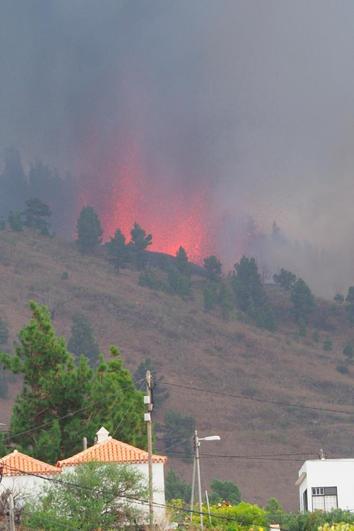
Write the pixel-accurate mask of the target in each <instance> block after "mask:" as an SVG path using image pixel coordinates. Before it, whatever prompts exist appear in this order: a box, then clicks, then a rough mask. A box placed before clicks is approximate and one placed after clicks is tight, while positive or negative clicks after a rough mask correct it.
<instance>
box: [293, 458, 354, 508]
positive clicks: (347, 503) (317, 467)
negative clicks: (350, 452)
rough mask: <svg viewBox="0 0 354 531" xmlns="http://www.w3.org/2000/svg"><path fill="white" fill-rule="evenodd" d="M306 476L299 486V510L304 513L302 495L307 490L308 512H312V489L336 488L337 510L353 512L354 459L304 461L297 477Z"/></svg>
mask: <svg viewBox="0 0 354 531" xmlns="http://www.w3.org/2000/svg"><path fill="white" fill-rule="evenodd" d="M302 473H305V474H306V477H305V479H304V480H303V481H302V483H301V485H300V486H299V496H300V510H301V511H304V506H303V493H304V491H305V490H306V489H307V497H308V510H309V511H312V488H313V487H337V493H338V508H339V509H344V510H349V511H354V459H325V460H323V461H321V460H319V459H318V460H315V461H306V462H305V463H304V464H303V466H302V467H301V469H300V470H299V477H300V476H301V474H302Z"/></svg>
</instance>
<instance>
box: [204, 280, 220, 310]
mask: <svg viewBox="0 0 354 531" xmlns="http://www.w3.org/2000/svg"><path fill="white" fill-rule="evenodd" d="M218 302H219V297H218V288H217V284H216V283H215V282H208V283H207V285H206V286H204V289H203V303H204V310H205V311H206V312H211V310H213V309H214V308H215V306H216V305H217V303H218Z"/></svg>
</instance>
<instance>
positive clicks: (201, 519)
mask: <svg viewBox="0 0 354 531" xmlns="http://www.w3.org/2000/svg"><path fill="white" fill-rule="evenodd" d="M194 437H195V460H196V463H197V478H198V499H199V513H200V529H204V526H203V502H202V483H201V480H200V459H199V445H200V442H199V439H198V432H197V430H195V433H194Z"/></svg>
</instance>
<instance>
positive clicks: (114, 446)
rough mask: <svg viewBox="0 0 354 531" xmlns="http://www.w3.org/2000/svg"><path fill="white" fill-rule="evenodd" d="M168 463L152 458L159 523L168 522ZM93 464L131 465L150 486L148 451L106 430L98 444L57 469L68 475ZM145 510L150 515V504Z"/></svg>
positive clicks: (74, 456)
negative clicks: (166, 514)
mask: <svg viewBox="0 0 354 531" xmlns="http://www.w3.org/2000/svg"><path fill="white" fill-rule="evenodd" d="M166 461H167V458H166V457H164V456H161V455H153V456H152V469H153V470H152V480H153V481H152V487H153V502H154V516H155V521H156V523H158V522H162V521H163V520H164V519H165V508H164V505H165V476H164V465H165V463H166ZM89 462H96V463H115V464H117V465H129V466H131V467H133V468H134V469H136V470H137V471H138V472H139V473H140V474H141V476H142V477H143V481H144V483H146V485H147V484H148V477H149V476H148V474H149V472H148V453H147V452H146V451H145V450H141V449H140V448H135V447H134V446H131V445H130V444H127V443H123V442H121V441H117V440H116V439H113V438H112V437H111V436H110V435H109V432H108V431H107V430H106V429H105V428H104V427H102V428H101V429H100V430H99V431H98V432H97V434H96V444H94V445H93V446H90V447H89V448H87V449H86V450H83V451H82V452H79V453H78V454H75V455H73V456H72V457H69V458H68V459H63V460H62V461H58V463H57V467H58V469H59V470H61V471H63V472H65V470H72V469H73V468H74V467H75V466H78V465H81V464H84V463H89ZM142 509H143V510H144V512H145V513H146V512H147V505H146V503H145V504H143V505H142Z"/></svg>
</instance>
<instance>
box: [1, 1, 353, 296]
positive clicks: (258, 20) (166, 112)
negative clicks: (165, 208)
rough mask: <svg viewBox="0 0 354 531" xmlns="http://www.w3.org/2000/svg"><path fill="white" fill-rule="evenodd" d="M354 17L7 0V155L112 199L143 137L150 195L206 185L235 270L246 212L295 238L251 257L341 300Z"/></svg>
mask: <svg viewBox="0 0 354 531" xmlns="http://www.w3.org/2000/svg"><path fill="white" fill-rule="evenodd" d="M353 20H354V4H353V2H352V1H351V0H342V1H341V2H333V1H332V0H297V1H296V2H294V1H293V0H268V1H267V2H260V1H257V0H220V1H215V0H179V1H178V2H177V1H172V0H154V1H151V0H28V1H26V0H3V1H2V2H1V6H0V72H1V83H0V118H1V119H0V148H6V147H7V146H15V147H17V148H18V149H19V150H20V151H21V154H22V157H23V159H24V161H25V162H26V163H28V162H29V161H31V160H33V159H35V158H36V157H39V158H41V159H43V160H44V161H45V162H46V163H49V164H51V165H52V166H55V167H57V168H58V170H59V171H60V172H63V173H64V172H65V171H67V170H68V171H70V172H72V173H74V174H81V175H87V176H90V180H88V181H87V185H89V183H92V179H94V180H95V181H96V182H99V186H98V187H97V188H98V189H100V191H101V192H100V193H102V190H103V192H104V190H105V189H107V190H109V187H110V186H111V175H110V163H109V162H108V164H107V161H111V165H113V164H114V162H115V161H116V158H117V157H119V156H120V153H121V151H122V150H124V149H125V148H124V146H125V142H126V139H127V138H129V139H133V141H134V144H136V145H138V146H139V152H140V156H141V159H142V161H143V164H144V170H145V172H146V174H147V175H148V179H149V182H150V183H151V190H152V191H153V190H154V189H157V188H159V187H163V188H164V190H165V192H164V193H165V196H166V199H170V196H169V193H170V194H171V195H173V194H174V193H175V192H176V190H177V189H179V188H182V189H183V190H189V189H191V190H194V191H195V190H197V191H198V190H200V191H201V193H202V191H204V190H205V189H206V190H207V191H208V197H209V198H210V217H211V219H212V220H213V223H214V225H215V226H216V227H217V230H218V231H219V232H218V235H219V236H218V246H217V249H216V250H217V252H218V253H219V254H220V255H221V257H222V258H223V260H224V261H225V262H226V263H227V264H232V262H233V261H234V260H235V259H236V258H238V257H239V256H240V254H242V253H243V252H245V251H246V250H247V245H248V244H247V231H246V232H245V231H244V227H245V226H247V219H249V218H250V217H252V218H253V219H254V220H255V223H256V224H257V226H258V227H259V229H258V230H259V231H260V232H263V233H269V232H270V230H271V226H272V222H273V220H276V221H277V223H278V224H279V225H280V227H281V228H282V230H283V231H284V233H285V234H286V235H287V236H286V239H287V242H288V243H287V244H286V245H285V244H284V245H283V246H282V248H281V250H280V249H279V247H276V246H274V245H273V244H272V243H271V238H270V237H268V238H267V242H268V244H267V245H265V244H264V241H265V240H264V239H263V240H262V246H261V250H260V249H255V252H258V253H259V254H262V256H263V258H264V260H265V262H266V263H267V266H268V267H271V268H272V269H277V268H278V267H282V266H283V267H287V268H289V269H292V270H294V271H295V272H296V273H297V274H298V275H301V276H303V277H304V278H305V279H306V280H308V282H309V283H310V284H311V283H312V284H313V286H314V288H315V289H316V290H317V292H320V293H324V294H326V295H331V294H332V293H333V292H334V291H337V290H343V289H345V288H346V287H347V286H348V285H350V284H354V267H352V261H353V258H354V244H353V238H352V230H351V229H352V224H353V221H354V214H353V209H352V194H353V178H352V168H353V162H354V161H353V158H354V151H353V149H352V143H353V136H354V131H353V123H354V122H353V113H354V98H353V94H354V69H353V59H354V31H353ZM87 178H88V177H87ZM152 193H153V192H152ZM295 242H300V243H295ZM304 242H306V243H304ZM300 249H301V250H300Z"/></svg>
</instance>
